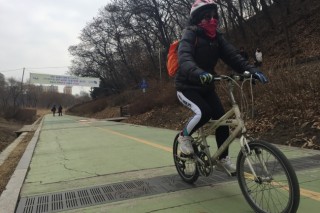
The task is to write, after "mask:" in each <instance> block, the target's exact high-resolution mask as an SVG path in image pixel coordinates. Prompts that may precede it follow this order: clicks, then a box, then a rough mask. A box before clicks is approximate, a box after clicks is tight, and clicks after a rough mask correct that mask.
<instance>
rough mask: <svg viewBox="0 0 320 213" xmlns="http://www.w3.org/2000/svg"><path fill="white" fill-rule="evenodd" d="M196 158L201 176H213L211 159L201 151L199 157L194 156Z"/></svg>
mask: <svg viewBox="0 0 320 213" xmlns="http://www.w3.org/2000/svg"><path fill="white" fill-rule="evenodd" d="M194 157H195V160H196V161H197V167H198V171H199V172H200V174H201V175H202V176H204V177H208V176H209V175H211V173H212V171H213V166H212V163H211V158H210V157H209V156H208V155H207V154H206V153H205V152H203V151H200V152H199V153H197V155H194Z"/></svg>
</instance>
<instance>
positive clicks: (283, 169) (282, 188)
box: [237, 140, 300, 213]
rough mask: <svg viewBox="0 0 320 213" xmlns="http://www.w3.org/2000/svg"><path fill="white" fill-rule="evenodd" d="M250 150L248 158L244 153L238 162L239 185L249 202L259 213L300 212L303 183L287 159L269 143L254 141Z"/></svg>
mask: <svg viewBox="0 0 320 213" xmlns="http://www.w3.org/2000/svg"><path fill="white" fill-rule="evenodd" d="M249 147H250V150H251V152H250V153H247V156H245V155H244V154H243V153H242V151H240V153H239V155H238V159H237V174H238V176H237V177H238V182H239V185H240V188H241V191H242V193H243V195H244V197H245V199H246V200H247V202H248V203H249V204H250V206H251V207H252V208H253V209H254V210H255V211H256V212H272V213H274V212H288V213H289V212H290V213H294V212H296V211H297V209H298V207H299V202H300V189H299V182H298V179H297V176H296V173H295V171H294V170H293V168H292V166H291V164H290V162H289V161H288V159H287V158H286V156H285V155H284V154H283V153H282V152H281V151H280V150H279V149H278V148H277V147H275V146H273V145H272V144H269V143H268V142H265V141H260V140H255V141H252V142H250V143H249ZM247 160H249V161H250V162H251V164H252V167H253V170H254V172H255V173H256V175H257V178H255V176H254V174H253V173H252V171H251V169H250V168H249V164H248V161H247Z"/></svg>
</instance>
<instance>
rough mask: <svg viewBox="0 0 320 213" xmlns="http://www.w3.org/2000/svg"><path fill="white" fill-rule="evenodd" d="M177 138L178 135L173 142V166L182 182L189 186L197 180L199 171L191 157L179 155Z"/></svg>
mask: <svg viewBox="0 0 320 213" xmlns="http://www.w3.org/2000/svg"><path fill="white" fill-rule="evenodd" d="M178 136H179V134H177V136H176V137H175V139H174V142H173V160H174V165H175V166H176V169H177V171H178V174H179V175H180V177H181V178H182V180H183V181H185V182H186V183H190V184H191V183H194V182H195V181H197V179H198V178H199V171H198V169H197V164H196V161H195V160H194V159H193V158H192V157H188V156H183V153H181V151H180V145H179V142H178Z"/></svg>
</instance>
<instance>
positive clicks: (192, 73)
mask: <svg viewBox="0 0 320 213" xmlns="http://www.w3.org/2000/svg"><path fill="white" fill-rule="evenodd" d="M178 57H179V69H178V72H177V74H176V77H175V86H176V89H177V90H180V91H181V90H185V89H197V90H202V91H204V90H208V89H212V87H213V82H212V84H211V85H207V86H203V85H201V83H200V78H199V75H200V74H201V73H203V72H209V73H211V74H214V72H215V70H214V67H215V66H216V64H217V62H218V59H222V60H223V61H224V62H225V63H226V64H227V65H229V66H230V67H231V68H232V69H233V70H235V71H236V72H239V73H243V72H244V71H246V70H248V71H250V70H251V69H252V68H254V66H253V65H250V64H249V63H248V61H246V60H245V59H244V58H243V57H242V56H241V55H240V54H239V51H238V50H237V49H236V48H235V47H233V46H232V45H231V44H230V43H228V42H227V41H226V40H225V38H224V37H223V35H222V34H221V33H219V32H217V36H216V38H215V39H214V40H212V39H210V38H208V37H207V36H206V35H205V33H204V31H203V30H202V29H201V28H199V27H196V26H191V27H187V28H186V29H185V30H184V32H183V35H182V39H181V41H180V43H179V48H178Z"/></svg>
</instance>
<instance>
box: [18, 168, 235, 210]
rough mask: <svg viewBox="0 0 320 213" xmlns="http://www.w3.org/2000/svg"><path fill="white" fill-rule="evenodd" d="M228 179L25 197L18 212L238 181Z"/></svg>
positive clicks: (158, 181)
mask: <svg viewBox="0 0 320 213" xmlns="http://www.w3.org/2000/svg"><path fill="white" fill-rule="evenodd" d="M225 177H226V176H225V174H223V173H220V172H219V173H217V174H214V175H212V176H211V177H209V178H199V180H198V181H197V183H196V184H194V185H190V184H187V183H185V182H183V181H182V180H181V178H180V177H179V176H177V175H170V176H163V177H155V178H150V179H145V180H136V181H131V182H123V183H116V184H109V185H103V186H97V187H91V188H86V189H78V190H73V191H67V192H60V193H51V194H46V195H38V196H34V197H23V198H21V199H20V202H19V205H18V208H17V211H16V212H17V213H43V212H58V211H65V210H70V209H76V208H83V207H88V206H92V205H98V204H102V203H111V202H115V201H120V200H127V199H131V198H136V197H144V196H149V195H153V194H160V193H167V192H173V191H178V190H183V189H188V188H193V187H199V186H205V185H209V184H214V183H220V182H227V181H234V180H235V178H227V179H226V178H225Z"/></svg>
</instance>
